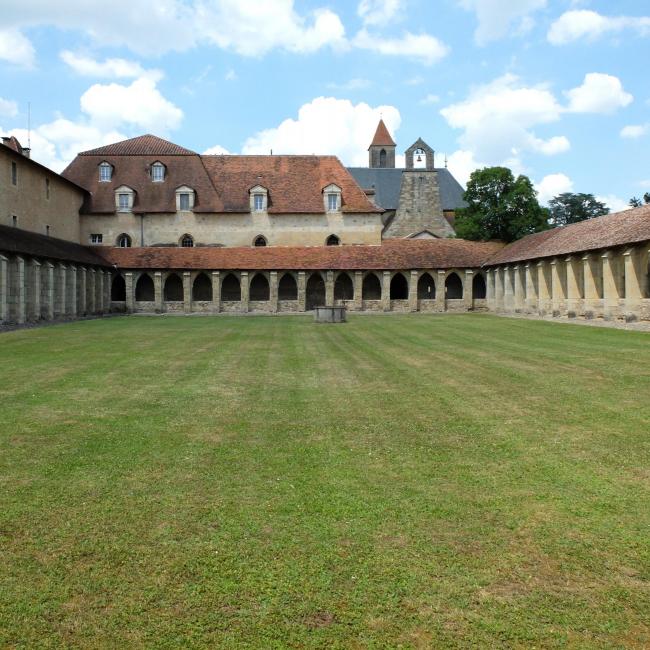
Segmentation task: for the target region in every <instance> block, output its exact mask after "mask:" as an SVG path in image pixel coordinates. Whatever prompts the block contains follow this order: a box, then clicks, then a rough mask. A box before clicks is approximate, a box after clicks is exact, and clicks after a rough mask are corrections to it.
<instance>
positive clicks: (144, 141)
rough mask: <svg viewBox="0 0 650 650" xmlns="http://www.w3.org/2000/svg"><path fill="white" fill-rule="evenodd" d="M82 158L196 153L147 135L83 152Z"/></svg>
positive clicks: (188, 154)
mask: <svg viewBox="0 0 650 650" xmlns="http://www.w3.org/2000/svg"><path fill="white" fill-rule="evenodd" d="M79 155H80V156H196V155H197V153H196V152H195V151H191V150H190V149H185V147H181V146H179V145H177V144H174V143H173V142H169V140H163V139H162V138H159V137H157V136H155V135H151V134H150V133H147V134H146V135H140V136H138V137H137V138H129V139H128V140H122V141H121V142H114V143H112V144H108V145H106V146H104V147H97V149H89V150H88V151H82V152H81V153H80V154H79Z"/></svg>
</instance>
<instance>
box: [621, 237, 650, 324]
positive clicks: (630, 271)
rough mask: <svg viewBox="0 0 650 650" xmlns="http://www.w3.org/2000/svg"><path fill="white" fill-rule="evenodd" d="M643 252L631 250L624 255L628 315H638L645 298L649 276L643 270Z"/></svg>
mask: <svg viewBox="0 0 650 650" xmlns="http://www.w3.org/2000/svg"><path fill="white" fill-rule="evenodd" d="M643 258H644V255H643V251H642V249H640V248H636V249H635V248H630V249H628V250H626V251H625V252H624V253H623V260H624V262H623V263H624V265H625V310H626V312H627V313H628V314H638V313H639V310H640V309H641V301H642V300H643V299H644V298H645V294H646V285H647V282H648V276H647V275H646V272H647V271H646V270H645V269H644V268H643V266H642V264H643Z"/></svg>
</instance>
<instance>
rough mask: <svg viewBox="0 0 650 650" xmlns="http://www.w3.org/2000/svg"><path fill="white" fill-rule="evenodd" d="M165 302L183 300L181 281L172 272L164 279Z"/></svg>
mask: <svg viewBox="0 0 650 650" xmlns="http://www.w3.org/2000/svg"><path fill="white" fill-rule="evenodd" d="M164 296H165V302H180V301H181V300H183V281H182V280H181V279H180V278H179V277H178V276H177V275H176V273H172V274H171V275H168V276H167V279H166V280H165V290H164Z"/></svg>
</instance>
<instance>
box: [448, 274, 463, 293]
mask: <svg viewBox="0 0 650 650" xmlns="http://www.w3.org/2000/svg"><path fill="white" fill-rule="evenodd" d="M462 297H463V283H462V282H461V280H460V278H459V277H458V274H457V273H455V272H454V273H450V274H449V275H448V276H447V279H446V280H445V298H447V300H460V299H461V298H462Z"/></svg>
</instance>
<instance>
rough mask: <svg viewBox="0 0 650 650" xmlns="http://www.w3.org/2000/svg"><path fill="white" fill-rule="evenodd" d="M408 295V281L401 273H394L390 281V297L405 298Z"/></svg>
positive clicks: (395, 298)
mask: <svg viewBox="0 0 650 650" xmlns="http://www.w3.org/2000/svg"><path fill="white" fill-rule="evenodd" d="M408 297H409V283H408V282H407V280H406V278H405V277H404V276H403V275H402V274H401V273H396V274H395V275H394V276H393V279H392V280H391V281H390V299H391V300H407V299H408Z"/></svg>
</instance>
